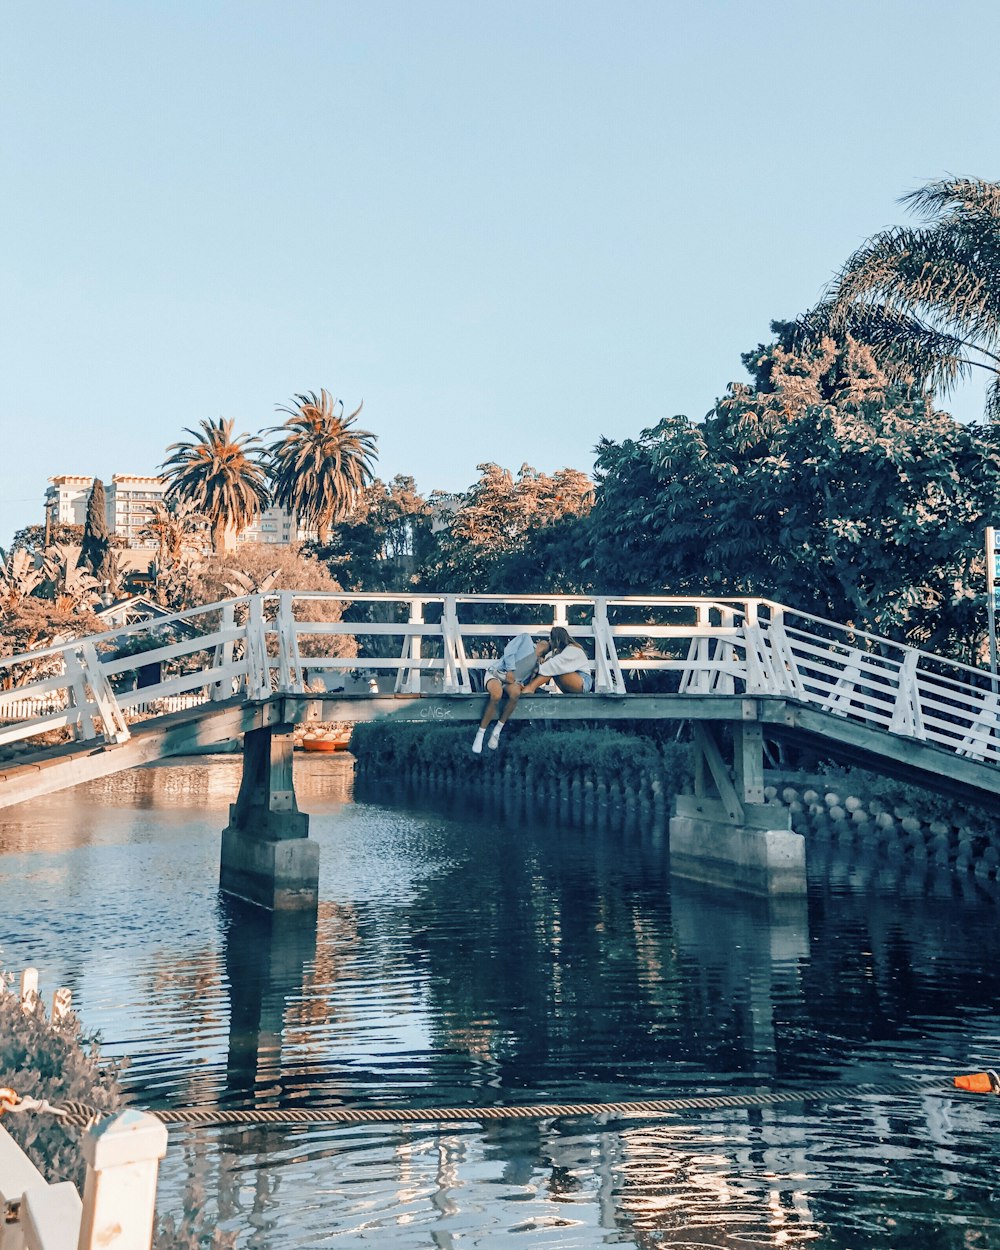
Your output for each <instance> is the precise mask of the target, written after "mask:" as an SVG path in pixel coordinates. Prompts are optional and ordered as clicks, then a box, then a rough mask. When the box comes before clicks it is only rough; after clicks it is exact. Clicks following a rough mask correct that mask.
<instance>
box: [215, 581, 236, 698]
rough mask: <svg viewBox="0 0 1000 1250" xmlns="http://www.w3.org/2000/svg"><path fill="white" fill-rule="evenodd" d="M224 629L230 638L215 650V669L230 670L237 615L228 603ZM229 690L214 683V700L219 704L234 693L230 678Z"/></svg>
mask: <svg viewBox="0 0 1000 1250" xmlns="http://www.w3.org/2000/svg"><path fill="white" fill-rule="evenodd" d="M222 628H223V631H224V632H225V633H227V634H230V635H232V636H231V637H228V638H227V639H226V640H225V642H220V643H219V644H218V645H217V646H216V648H215V664H214V667H215V668H228V667H229V666H230V665H231V664H232V662H233V639H234V636H235V633H236V613H235V611H234V610H233V605H232V604H231V603H227V604H226V605H225V607H224V608H223V609H222ZM228 684H229V689H228V690H227V689H226V688H225V685H224V683H223V682H221V681H217V682H214V683H213V685H212V700H213V702H216V703H217V702H219V701H221V700H222V699H228V698H229V697H230V696H231V695H232V693H233V683H232V679H231V678H230V679H229V681H228Z"/></svg>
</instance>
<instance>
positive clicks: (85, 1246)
mask: <svg viewBox="0 0 1000 1250" xmlns="http://www.w3.org/2000/svg"><path fill="white" fill-rule="evenodd" d="M166 1152H167V1130H166V1127H165V1126H164V1125H163V1124H161V1123H160V1121H159V1120H157V1119H156V1118H155V1117H154V1116H151V1115H147V1114H146V1113H145V1112H143V1111H132V1110H128V1111H119V1112H118V1113H117V1115H113V1116H111V1117H109V1118H108V1119H107V1120H104V1121H102V1123H100V1124H98V1125H97V1126H96V1127H95V1128H92V1129H91V1130H90V1132H89V1133H87V1135H86V1136H85V1137H84V1139H83V1154H84V1158H85V1159H86V1160H87V1179H86V1182H85V1183H84V1187H83V1216H82V1219H81V1221H80V1241H79V1246H78V1250H108V1248H109V1247H113V1248H114V1250H149V1245H150V1242H151V1240H152V1235H153V1213H154V1209H155V1206H156V1176H157V1172H158V1171H159V1167H160V1160H161V1159H162V1158H163V1156H164V1155H165V1154H166Z"/></svg>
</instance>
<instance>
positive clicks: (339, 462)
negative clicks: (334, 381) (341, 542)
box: [268, 390, 376, 543]
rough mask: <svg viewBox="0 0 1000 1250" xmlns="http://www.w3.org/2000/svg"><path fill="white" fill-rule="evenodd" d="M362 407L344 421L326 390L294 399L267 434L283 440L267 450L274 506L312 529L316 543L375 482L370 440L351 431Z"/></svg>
mask: <svg viewBox="0 0 1000 1250" xmlns="http://www.w3.org/2000/svg"><path fill="white" fill-rule="evenodd" d="M363 405H364V401H363V400H362V402H361V403H360V404H358V406H357V408H355V410H354V411H353V412H352V413H351V414H350V415H349V416H346V417H345V416H344V405H343V403H342V402H341V401H340V400H339V399H334V398H333V396H332V395H331V394H330V393H329V392H328V391H326V390H321V391H320V393H319V395H317V394H316V393H315V392H310V394H308V395H296V396H295V401H294V403H293V404H292V405H291V406H290V407H286V406H284V405H279V406H278V412H287V413H288V414H289V415H288V420H287V421H286V422H285V423H284V425H276V426H274V427H272V428H271V429H270V430H268V433H269V434H281V435H282V437H281V438H280V439H279V440H278V441H277V442H276V443H274V444H273V445H272V447H271V449H270V471H271V481H272V483H273V488H274V501H275V503H277V504H280V505H281V506H282V507H283V508H287V509H288V510H289V512H292V513H294V514H295V515H297V516H298V518H299V520H300V521H304V522H305V523H306V524H307V525H313V526H315V527H316V536H317V538H318V539H319V541H320V543H325V542H326V540H327V535H328V533H329V530H330V526H331V525H333V524H336V523H337V522H339V521H342V520H344V518H345V517H346V516H348V515H349V514H350V512H351V510H352V509H353V507H354V504H355V502H356V500H357V498H358V495H359V494H360V493H361V491H362V490H364V488H365V487H366V486H368V485H369V484H370V483H371V482H372V481H373V480H374V472H373V468H372V466H373V464H374V461H375V457H376V451H375V435H374V434H371V433H370V432H369V431H368V430H359V429H355V428H354V422H355V420H356V419H357V416H358V413H359V412H360V411H361V409H362V407H363Z"/></svg>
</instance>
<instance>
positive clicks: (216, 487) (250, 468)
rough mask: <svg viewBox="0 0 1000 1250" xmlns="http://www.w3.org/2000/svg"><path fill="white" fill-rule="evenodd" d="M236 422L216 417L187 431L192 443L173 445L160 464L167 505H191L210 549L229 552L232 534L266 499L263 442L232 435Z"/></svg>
mask: <svg viewBox="0 0 1000 1250" xmlns="http://www.w3.org/2000/svg"><path fill="white" fill-rule="evenodd" d="M234 424H235V422H234V421H232V420H231V419H230V420H225V419H223V418H221V417H220V418H219V420H218V421H211V420H208V421H201V422H199V426H198V429H197V430H190V429H186V430H185V431H184V433H185V434H190V435H191V441H190V442H177V443H171V444H170V446H169V447H168V448H167V451H168V452H171V453H172V454H171V455H169V456H168V457H167V459H166V460H165V461H164V463H163V464H162V465H161V468H162V469H163V476H164V478H165V479H166V481H167V482H168V486H167V491H166V496H165V498H166V501H167V503H168V504H181V503H186V504H189V505H190V506H191V507H192V508H193V509H194V510H195V511H197V512H201V513H204V515H205V516H206V517H207V518H208V520H209V524H210V525H211V527H212V547H213V549H214V550H215V551H217V552H224V551H227V550H228V549H229V548H230V547H231V546H232V544H233V542H234V541H235V535H236V534H237V533H238V532H239V531H240V530H243V529H246V528H247V526H249V525H252V524H253V522H254V521H255V520H256V519H257V517H258V516H259V515H260V512H261V509H262V508H266V507H267V505H268V504H269V502H270V492H269V490H268V485H267V474H266V472H265V468H264V464H263V461H262V455H263V453H262V445H261V441H260V439H259V438H258V437H257V436H256V435H250V434H239V435H234V434H233V426H234Z"/></svg>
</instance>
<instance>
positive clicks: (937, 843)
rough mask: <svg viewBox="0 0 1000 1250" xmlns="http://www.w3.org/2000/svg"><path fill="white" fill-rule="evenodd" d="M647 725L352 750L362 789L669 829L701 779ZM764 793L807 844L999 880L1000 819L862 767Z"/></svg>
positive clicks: (386, 739)
mask: <svg viewBox="0 0 1000 1250" xmlns="http://www.w3.org/2000/svg"><path fill="white" fill-rule="evenodd" d="M675 734H676V729H675V728H674V727H671V728H670V730H669V735H670V736H669V737H668V736H665V735H664V734H663V732H662V731H658V730H654V731H652V732H650V731H649V730H648V728H646V727H643V728H642V729H633V731H632V732H623V731H621V730H615V729H608V728H606V727H603V726H600V727H589V726H588V727H580V728H573V729H563V728H561V727H559V726H556V725H542V726H534V725H518V724H516V722H512V723H510V724H508V725H507V726H506V728H505V730H504V734H503V738H502V739H501V744H500V747H499V749H498V750H496V751H490V750H488V749H484V751H483V753H482V755H479V756H476V755H473V754H472V751H471V749H470V747H471V741H472V738H471V730H470V729H469V727H467V726H459V725H405V724H402V725H401V724H396V725H394V724H390V723H388V722H385V721H373V722H369V723H363V724H359V725H356V726H355V728H354V733H353V735H352V737H351V744H350V750H351V752H352V753H353V754H354V756H355V758H356V760H357V778H358V783H359V785H360V786H361V787H362V788H363V787H364V786H366V785H375V784H378V785H390V786H402V787H406V788H411V789H417V790H425V791H427V792H430V793H434V792H447V793H463V792H464V793H469V794H476V795H479V796H481V797H484V798H486V799H489V800H492V801H493V802H495V803H497V804H498V805H502V806H503V807H504V808H505V809H508V810H509V809H513V810H514V811H516V810H518V809H521V810H524V811H528V810H532V809H535V808H537V807H539V806H543V807H546V808H548V810H549V812H550V813H551V814H552V815H553V816H555V817H556V818H557V819H558V820H559V821H560V822H561V823H563V824H567V825H570V826H572V827H577V828H583V829H586V828H591V827H593V826H594V825H595V824H596V823H598V822H600V823H601V824H607V825H609V826H610V827H611V828H621V827H624V826H627V825H632V824H639V825H642V826H644V827H651V828H653V829H663V830H665V828H666V824H667V821H668V819H669V817H670V814H671V810H672V805H673V799H674V796H675V795H676V794H678V793H680V792H684V791H685V790H687V788H688V787H689V786H690V784H691V779H692V775H693V764H692V752H691V748H690V746H689V744H688V743H687V742H684V741H678V740H677V739H676V737H675V736H674V735H675ZM769 780H770V784H769V785H768V786H767V787H766V789H765V791H764V794H765V799H766V801H767V802H768V803H769V804H772V805H773V806H775V807H779V808H788V809H789V812H790V816H791V822H792V828H793V829H794V830H795V831H796V832H797V833H801V834H802V835H803V836H804V837H805V839H806V844H807V848H808V846H809V845H810V844H815V845H817V846H819V845H823V846H825V847H828V848H830V847H837V848H839V849H840V850H841V851H842V852H844V854H845V855H847V856H851V857H858V858H862V857H863V858H866V859H869V860H871V859H876V860H882V861H884V862H886V863H887V864H889V865H895V866H897V867H898V868H901V869H902V868H908V869H912V870H914V871H926V872H927V873H928V874H929V875H934V876H938V875H940V874H949V873H950V874H954V875H956V876H958V877H966V876H973V877H974V878H976V879H977V880H979V881H983V882H987V881H996V880H997V875H998V869H1000V822H998V821H997V818H996V816H995V815H994V814H993V813H991V812H988V811H986V810H984V809H982V808H977V807H974V806H970V805H966V804H960V803H956V802H953V801H951V800H949V799H946V798H943V797H941V796H940V795H936V794H933V793H931V792H930V791H927V790H924V789H921V788H919V787H915V786H908V785H906V784H905V783H903V782H899V781H895V780H892V779H890V778H886V777H881V776H878V775H877V774H874V773H869V772H865V771H863V770H861V769H850V768H834V767H830V768H828V769H824V771H822V772H803V771H788V770H781V771H775V772H774V773H772V774H771V777H770V779H769Z"/></svg>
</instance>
